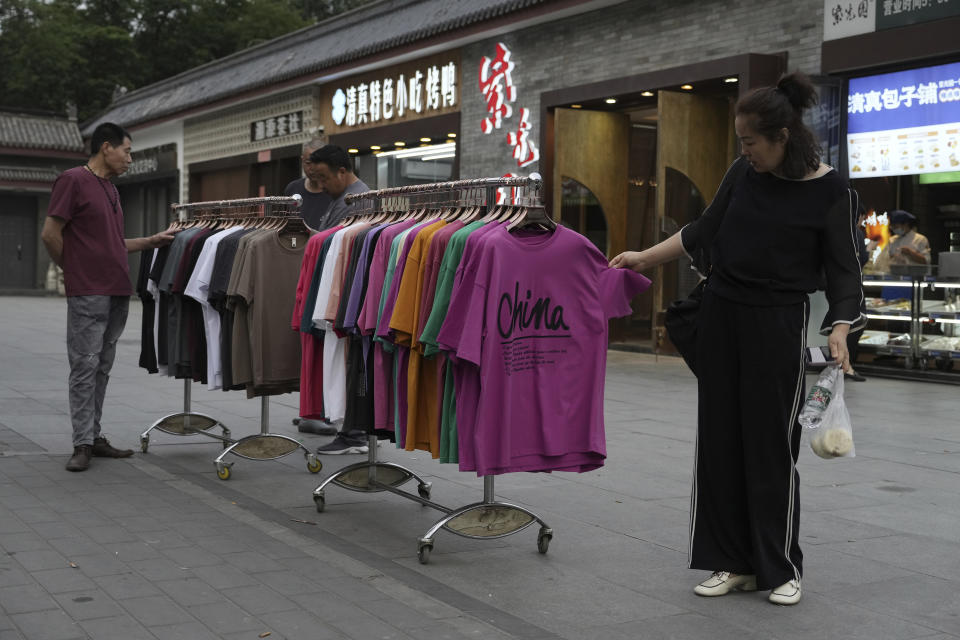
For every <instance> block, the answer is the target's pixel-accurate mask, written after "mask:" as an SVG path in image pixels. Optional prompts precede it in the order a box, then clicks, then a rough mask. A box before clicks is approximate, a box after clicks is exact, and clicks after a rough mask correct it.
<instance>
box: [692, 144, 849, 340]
mask: <svg viewBox="0 0 960 640" xmlns="http://www.w3.org/2000/svg"><path fill="white" fill-rule="evenodd" d="M857 204H858V203H857V195H856V192H855V191H853V190H852V189H850V188H849V187H848V185H847V182H846V180H844V179H843V178H842V177H840V175H839V174H838V173H837V172H836V171H835V170H831V171H830V172H828V173H826V174H825V175H823V176H821V177H819V178H814V179H812V180H788V179H785V178H779V177H777V176H775V175H773V174H772V173H758V172H757V171H755V170H754V169H753V168H752V167H751V166H750V165H749V163H748V162H747V161H746V160H745V159H744V158H743V157H740V158H738V159H737V160H736V161H735V162H734V163H733V165H731V167H730V169H729V170H728V171H727V174H726V176H724V179H723V182H722V183H721V185H720V188H719V189H718V190H717V196H716V197H715V198H714V200H713V202H711V203H710V206H708V207H707V209H706V210H705V211H704V213H703V215H702V216H700V218H698V219H697V220H696V221H694V222H692V223H691V224H688V225H687V226H685V227H684V228H683V229H682V230H681V236H680V237H681V240H682V243H683V248H684V250H685V251H686V252H687V254H689V255H691V256H693V255H695V254H697V253H699V252H700V251H701V250H702V251H706V252H707V255H709V256H710V263H711V265H712V270H711V273H710V278H709V280H708V283H707V288H708V289H709V290H711V291H712V292H714V293H715V294H716V295H718V296H720V297H722V298H726V299H728V300H732V301H734V302H739V303H741V304H747V305H754V306H773V305H787V304H795V303H799V302H802V301H804V300H806V297H807V294H809V293H812V292H814V291H816V290H817V289H818V288H820V286H821V283H822V281H823V277H824V276H826V293H827V302H828V303H829V309H828V311H827V315H826V317H825V318H824V320H823V323H822V324H821V332H822V333H828V332H829V331H830V329H831V327H832V326H833V325H834V324H837V323H849V324H851V325H852V327H851V328H857V327H859V326H861V325H862V324H863V322H864V320H865V318H864V317H863V315H862V314H861V307H862V302H863V288H862V285H861V273H860V262H859V259H858V246H857V238H856V232H855V224H856V217H857ZM711 238H712V242H711Z"/></svg>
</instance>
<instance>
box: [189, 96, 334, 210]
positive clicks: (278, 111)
mask: <svg viewBox="0 0 960 640" xmlns="http://www.w3.org/2000/svg"><path fill="white" fill-rule="evenodd" d="M318 97H319V92H318V90H317V89H316V88H315V87H310V88H307V89H302V90H299V91H293V92H289V93H284V94H279V95H276V96H271V97H269V98H264V99H261V100H256V101H252V102H249V103H246V104H243V105H239V106H235V107H230V108H226V109H222V110H218V111H215V112H211V113H207V114H205V115H203V116H199V117H196V118H190V119H187V120H185V121H184V125H183V140H184V143H183V155H184V158H183V161H184V166H185V167H186V175H184V176H183V181H184V182H183V192H184V193H185V194H187V196H188V198H189V201H190V202H199V201H206V200H226V199H230V198H247V197H256V196H265V195H268V196H269V195H282V194H283V189H284V187H285V186H286V185H287V183H289V182H290V181H291V180H293V179H294V178H296V177H298V176H300V175H301V169H300V153H301V147H302V145H303V143H304V142H306V141H308V140H310V139H311V138H313V137H315V136H316V135H318V133H320V132H322V124H321V123H320V121H319V102H318Z"/></svg>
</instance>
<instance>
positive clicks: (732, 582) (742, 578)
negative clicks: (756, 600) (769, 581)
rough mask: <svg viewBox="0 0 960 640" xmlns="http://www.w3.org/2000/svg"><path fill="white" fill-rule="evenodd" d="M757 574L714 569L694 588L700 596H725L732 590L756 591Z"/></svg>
mask: <svg viewBox="0 0 960 640" xmlns="http://www.w3.org/2000/svg"><path fill="white" fill-rule="evenodd" d="M756 590H757V576H751V575H737V574H736V573H730V572H729V571H714V572H713V575H711V576H710V577H709V578H707V579H706V580H704V581H703V582H701V583H700V584H698V585H697V586H696V587H694V588H693V592H694V593H695V594H697V595H698V596H707V597H711V596H725V595H727V594H728V593H730V592H731V591H756Z"/></svg>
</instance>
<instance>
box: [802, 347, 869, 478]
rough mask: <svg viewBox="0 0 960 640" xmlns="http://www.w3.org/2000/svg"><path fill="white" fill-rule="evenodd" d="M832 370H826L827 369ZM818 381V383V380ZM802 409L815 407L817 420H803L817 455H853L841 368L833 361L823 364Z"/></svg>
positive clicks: (851, 429) (808, 412)
mask: <svg viewBox="0 0 960 640" xmlns="http://www.w3.org/2000/svg"><path fill="white" fill-rule="evenodd" d="M831 369H832V370H833V371H830V370H831ZM821 383H822V384H821ZM803 410H804V412H806V413H807V414H808V416H809V414H810V413H811V412H812V411H815V412H816V413H817V414H818V416H817V417H818V418H819V419H818V420H804V421H802V422H801V424H803V425H804V430H805V431H807V432H808V434H809V436H810V448H811V449H812V450H813V452H814V453H815V454H817V455H818V456H820V457H821V458H827V459H830V458H853V457H854V456H855V455H856V452H855V450H854V447H853V425H852V424H851V423H850V413H849V412H848V411H847V405H846V403H845V402H844V399H843V372H841V371H840V368H839V367H838V366H836V365H831V366H829V367H827V369H826V370H824V371H823V373H821V374H820V378H819V379H818V380H817V384H816V385H814V387H813V388H811V390H810V394H808V396H807V402H805V403H804V407H803Z"/></svg>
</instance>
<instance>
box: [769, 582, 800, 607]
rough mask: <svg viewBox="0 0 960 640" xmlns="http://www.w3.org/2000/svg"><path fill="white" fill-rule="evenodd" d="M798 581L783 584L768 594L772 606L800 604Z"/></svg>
mask: <svg viewBox="0 0 960 640" xmlns="http://www.w3.org/2000/svg"><path fill="white" fill-rule="evenodd" d="M800 593H801V589H800V581H799V580H791V581H790V582H785V583H784V584H782V585H780V586H779V587H777V588H776V589H774V590H773V591H771V592H770V598H769V600H770V602H772V603H773V604H782V605H790V604H797V603H798V602H800Z"/></svg>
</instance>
